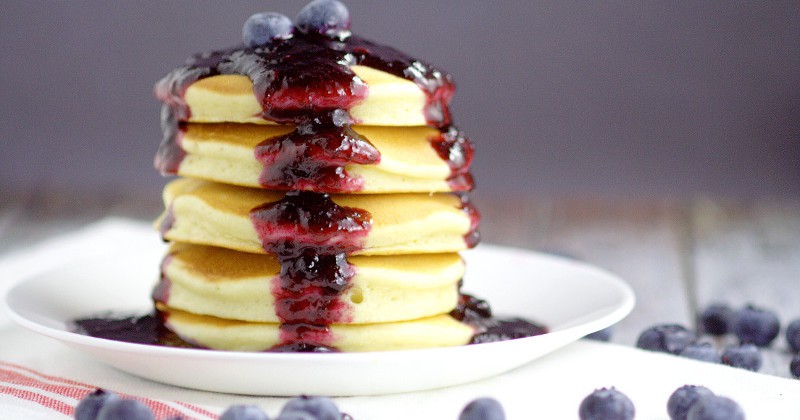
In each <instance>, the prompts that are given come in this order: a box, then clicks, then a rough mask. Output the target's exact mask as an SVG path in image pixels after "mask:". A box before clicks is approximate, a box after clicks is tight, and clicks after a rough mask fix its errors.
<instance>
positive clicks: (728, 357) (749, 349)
mask: <svg viewBox="0 0 800 420" xmlns="http://www.w3.org/2000/svg"><path fill="white" fill-rule="evenodd" d="M722 363H724V364H726V365H728V366H733V367H738V368H742V369H747V370H752V371H753V372H756V371H758V370H759V369H761V363H762V357H761V351H759V350H758V347H756V346H755V345H753V344H742V345H741V346H738V347H737V346H729V347H726V348H725V350H724V351H723V352H722Z"/></svg>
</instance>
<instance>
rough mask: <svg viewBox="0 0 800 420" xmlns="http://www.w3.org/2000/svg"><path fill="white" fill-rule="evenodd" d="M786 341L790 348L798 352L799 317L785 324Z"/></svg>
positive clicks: (799, 341) (799, 345) (799, 344)
mask: <svg viewBox="0 0 800 420" xmlns="http://www.w3.org/2000/svg"><path fill="white" fill-rule="evenodd" d="M786 342H787V343H789V347H790V348H791V349H792V350H794V351H796V352H800V319H795V320H794V321H792V322H790V323H789V325H787V326H786Z"/></svg>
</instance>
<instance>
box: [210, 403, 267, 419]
mask: <svg viewBox="0 0 800 420" xmlns="http://www.w3.org/2000/svg"><path fill="white" fill-rule="evenodd" d="M219 420H269V417H268V416H267V414H266V413H265V412H264V410H262V409H261V408H260V407H258V406H256V405H247V404H236V405H232V406H230V407H228V408H227V409H225V411H223V412H222V414H221V415H220V416H219Z"/></svg>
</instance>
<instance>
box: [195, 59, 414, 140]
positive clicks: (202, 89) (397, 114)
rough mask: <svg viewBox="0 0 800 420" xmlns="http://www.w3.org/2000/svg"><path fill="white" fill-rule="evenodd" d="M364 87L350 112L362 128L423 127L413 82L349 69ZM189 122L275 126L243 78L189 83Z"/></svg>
mask: <svg viewBox="0 0 800 420" xmlns="http://www.w3.org/2000/svg"><path fill="white" fill-rule="evenodd" d="M351 69H352V70H353V72H354V73H355V74H356V75H357V76H358V77H359V78H360V79H361V80H362V81H363V82H364V83H365V84H366V85H367V89H368V95H367V97H366V98H365V99H364V100H363V101H361V103H359V104H357V105H355V106H354V107H352V108H350V116H351V117H352V118H353V119H354V120H355V121H357V122H358V123H359V124H363V125H384V126H424V125H426V124H427V120H426V117H425V104H426V95H425V92H423V91H422V89H420V88H419V87H418V86H417V85H416V84H415V83H414V82H412V81H410V80H407V79H403V78H400V77H397V76H394V75H392V74H389V73H385V72H382V71H380V70H376V69H373V68H370V67H366V66H358V65H357V66H352V67H351ZM184 100H185V101H186V104H187V105H188V106H189V108H190V109H191V116H190V118H189V122H201V123H216V122H236V123H253V124H274V123H273V122H271V121H268V120H265V119H264V118H262V117H261V116H260V114H261V112H262V107H261V104H259V103H258V100H257V99H256V97H255V95H254V94H253V82H252V81H251V80H250V78H248V77H247V76H242V75H217V76H212V77H208V78H204V79H200V80H198V81H196V82H194V83H192V84H191V85H190V86H189V87H188V89H186V93H185V95H184Z"/></svg>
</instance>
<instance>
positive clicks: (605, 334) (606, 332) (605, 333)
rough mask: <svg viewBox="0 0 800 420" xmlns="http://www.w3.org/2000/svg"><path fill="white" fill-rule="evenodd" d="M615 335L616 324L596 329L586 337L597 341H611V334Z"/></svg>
mask: <svg viewBox="0 0 800 420" xmlns="http://www.w3.org/2000/svg"><path fill="white" fill-rule="evenodd" d="M612 335H614V326H613V325H612V326H610V327H608V328H604V329H602V330H600V331H595V332H593V333H591V334H589V335H587V336H586V337H584V338H587V339H589V340H595V341H610V340H611V336H612Z"/></svg>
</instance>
